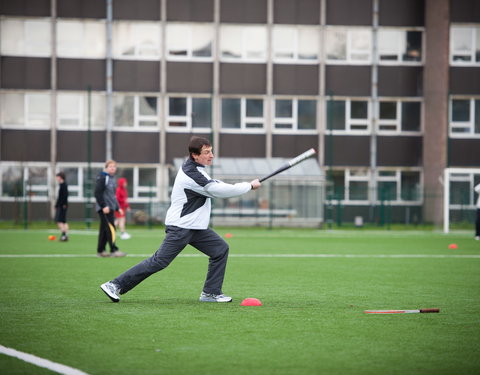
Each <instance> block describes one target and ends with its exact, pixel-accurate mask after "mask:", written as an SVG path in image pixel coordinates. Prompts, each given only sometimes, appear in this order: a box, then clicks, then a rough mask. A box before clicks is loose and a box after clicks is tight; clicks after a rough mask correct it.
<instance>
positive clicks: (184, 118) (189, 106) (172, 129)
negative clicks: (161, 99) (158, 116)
mask: <svg viewBox="0 0 480 375" xmlns="http://www.w3.org/2000/svg"><path fill="white" fill-rule="evenodd" d="M171 98H185V99H186V100H187V103H186V114H185V115H181V116H179V115H172V116H171V115H170V99H171ZM193 99H210V104H211V106H210V116H211V123H210V127H194V126H193V120H192V113H193ZM165 117H166V119H165V127H166V129H167V131H168V132H169V133H190V132H192V133H195V132H197V133H205V132H207V133H211V132H212V128H213V98H212V96H211V95H185V94H179V95H176V94H168V95H167V96H166V99H165ZM172 121H179V122H185V124H186V125H185V126H172V125H170V122H172Z"/></svg>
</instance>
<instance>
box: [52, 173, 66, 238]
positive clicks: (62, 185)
mask: <svg viewBox="0 0 480 375" xmlns="http://www.w3.org/2000/svg"><path fill="white" fill-rule="evenodd" d="M56 179H57V182H58V183H59V185H58V197H57V201H56V202H55V222H56V223H57V226H58V229H60V231H61V232H62V234H61V236H60V241H63V242H65V241H68V223H67V209H68V185H67V182H66V180H65V173H63V172H58V173H57V174H56Z"/></svg>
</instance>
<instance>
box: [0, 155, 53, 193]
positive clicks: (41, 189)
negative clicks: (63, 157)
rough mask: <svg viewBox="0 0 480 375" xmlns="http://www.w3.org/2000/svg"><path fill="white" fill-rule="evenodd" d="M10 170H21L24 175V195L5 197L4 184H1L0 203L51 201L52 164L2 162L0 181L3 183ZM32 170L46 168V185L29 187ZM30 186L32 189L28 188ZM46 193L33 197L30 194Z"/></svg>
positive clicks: (0, 165) (0, 163)
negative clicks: (5, 173)
mask: <svg viewBox="0 0 480 375" xmlns="http://www.w3.org/2000/svg"><path fill="white" fill-rule="evenodd" d="M8 168H19V169H20V170H21V173H22V176H21V178H22V191H23V195H16V196H4V195H3V183H1V184H0V201H3V202H14V201H18V200H24V199H26V200H27V201H31V202H48V201H49V200H50V194H51V192H50V185H51V178H52V176H51V166H50V163H45V162H28V163H20V162H0V181H3V180H4V178H3V175H4V171H5V170H6V169H8ZM31 168H44V169H45V170H46V184H36V185H28V184H27V182H28V180H29V178H30V176H29V175H30V169H31ZM29 186H30V188H28V187H29ZM32 192H33V193H35V192H38V193H46V194H45V195H38V196H36V195H31V194H30V193H32Z"/></svg>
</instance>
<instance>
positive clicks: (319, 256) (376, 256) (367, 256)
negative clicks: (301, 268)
mask: <svg viewBox="0 0 480 375" xmlns="http://www.w3.org/2000/svg"><path fill="white" fill-rule="evenodd" d="M150 256H152V254H128V258H148V257H150ZM95 257H96V255H95V254H0V258H95ZM178 257H181V258H200V257H205V255H204V254H200V253H199V254H180V255H178ZM229 257H232V258H406V259H408V258H461V259H480V254H471V255H443V254H230V255H229Z"/></svg>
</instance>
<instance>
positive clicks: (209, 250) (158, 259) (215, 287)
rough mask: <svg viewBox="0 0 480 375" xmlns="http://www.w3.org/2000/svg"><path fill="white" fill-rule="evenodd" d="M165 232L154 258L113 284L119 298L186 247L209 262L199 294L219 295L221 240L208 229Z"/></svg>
mask: <svg viewBox="0 0 480 375" xmlns="http://www.w3.org/2000/svg"><path fill="white" fill-rule="evenodd" d="M165 232H166V236H165V239H164V241H163V243H162V244H161V245H160V248H159V249H158V250H157V251H156V252H155V254H153V255H152V256H151V257H150V258H148V259H145V260H144V261H142V262H140V263H138V264H137V265H136V266H133V267H132V268H130V269H129V270H127V271H125V272H124V273H122V274H121V275H120V276H118V277H117V278H116V279H114V280H113V282H114V283H115V284H116V285H117V286H118V287H119V289H120V294H125V293H127V292H128V291H129V290H131V289H133V288H134V287H135V286H136V285H138V284H139V283H141V282H142V281H143V280H145V279H146V278H147V277H149V276H150V275H152V274H154V273H155V272H158V271H160V270H163V269H164V268H166V267H167V266H168V265H169V264H170V263H171V262H172V261H173V260H174V259H175V257H176V256H177V255H178V254H179V253H180V252H181V251H182V250H183V249H184V248H185V246H187V245H188V244H190V245H192V246H193V247H195V248H196V249H197V250H200V251H201V252H202V253H204V254H205V255H207V256H208V257H209V258H210V259H209V263H208V272H207V277H206V280H205V284H204V286H203V291H204V292H205V293H209V294H221V293H222V285H223V279H224V276H225V268H226V266H227V259H228V250H229V247H228V244H227V243H226V242H225V241H224V240H223V238H222V237H220V236H219V235H218V234H217V233H215V232H214V231H213V230H211V229H204V230H194V229H184V228H179V227H175V226H170V225H169V226H167V227H166V229H165Z"/></svg>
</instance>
